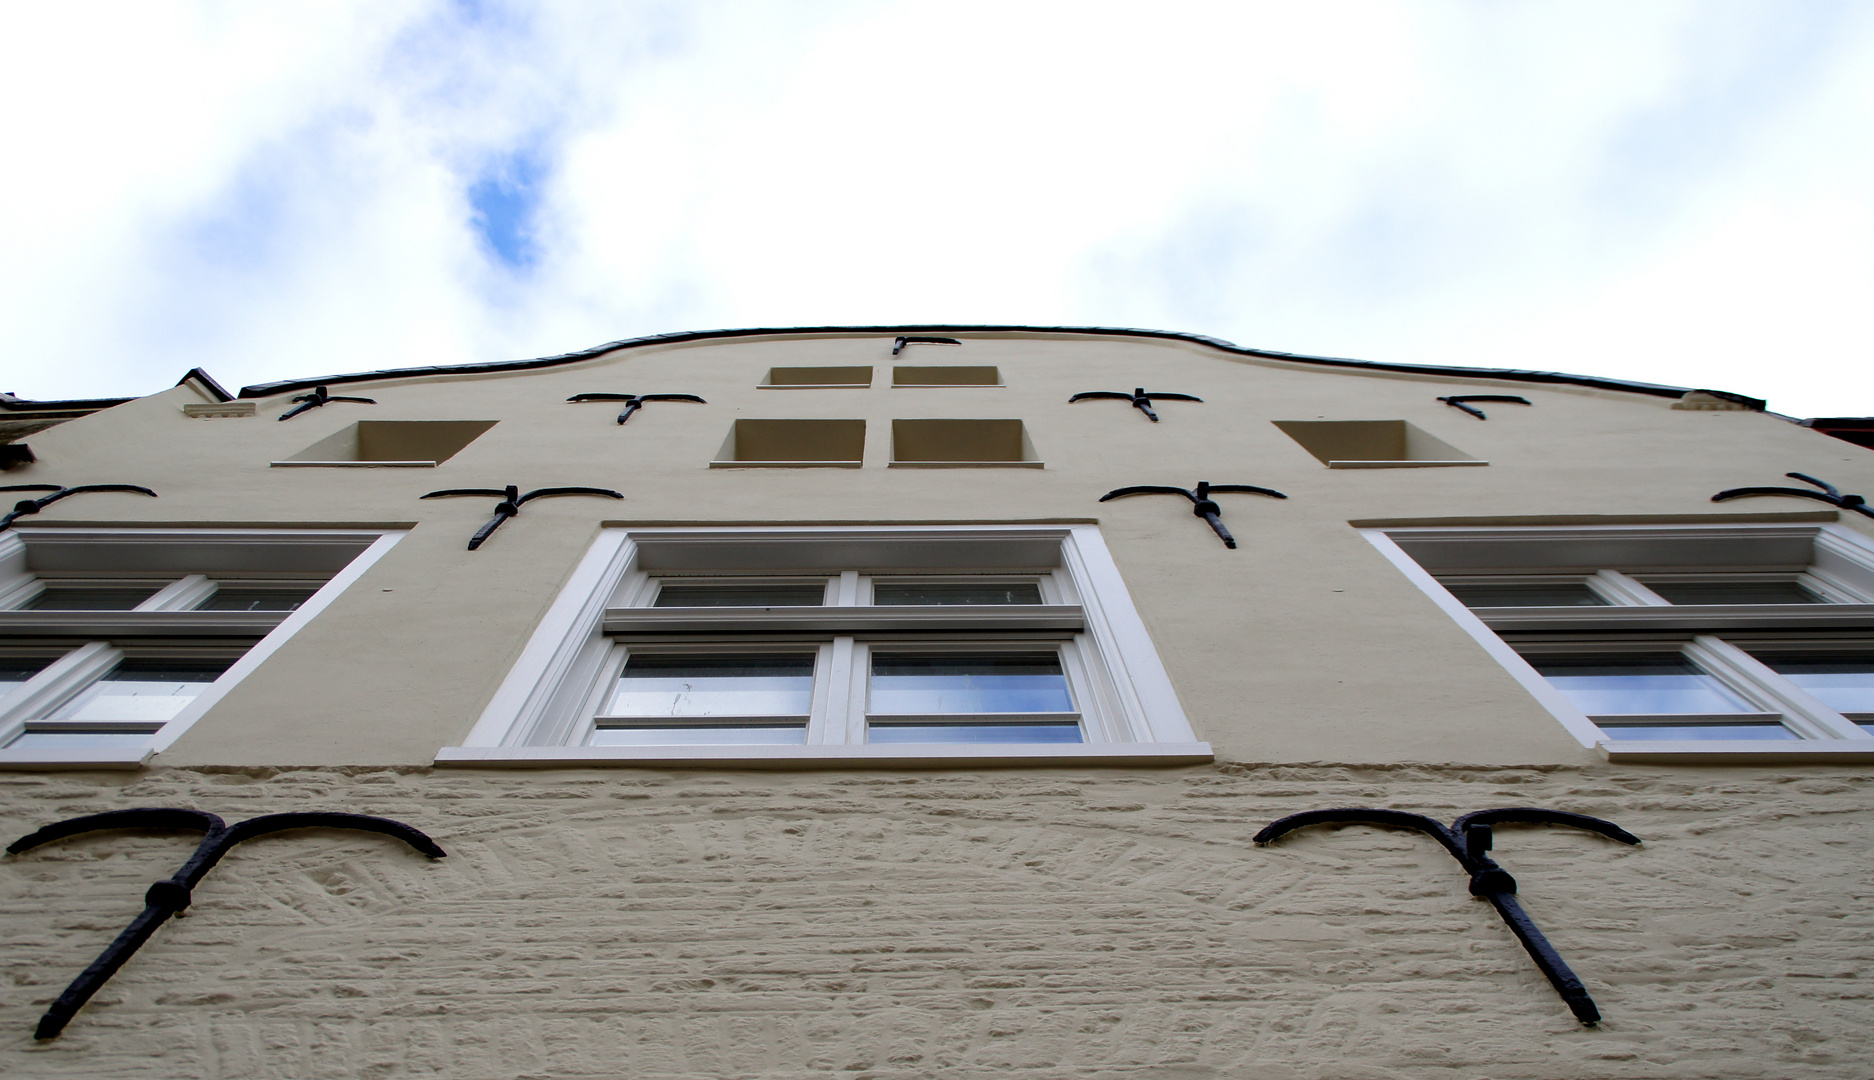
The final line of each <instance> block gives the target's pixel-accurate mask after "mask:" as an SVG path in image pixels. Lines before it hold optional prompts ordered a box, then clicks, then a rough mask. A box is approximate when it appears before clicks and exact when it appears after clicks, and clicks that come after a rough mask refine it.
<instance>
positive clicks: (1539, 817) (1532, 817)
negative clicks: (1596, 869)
mask: <svg viewBox="0 0 1874 1080" xmlns="http://www.w3.org/2000/svg"><path fill="white" fill-rule="evenodd" d="M1341 822H1346V823H1352V824H1360V825H1390V826H1392V827H1394V828H1400V829H1417V830H1418V831H1420V832H1422V833H1425V834H1427V835H1429V836H1431V837H1432V839H1434V840H1437V841H1438V842H1439V843H1440V844H1443V845H1444V847H1445V850H1446V851H1448V852H1450V853H1451V857H1452V858H1454V859H1456V860H1457V861H1458V863H1459V864H1460V865H1461V866H1463V867H1464V872H1465V873H1467V874H1469V875H1470V876H1471V895H1472V896H1479V897H1482V898H1484V899H1486V900H1488V901H1490V904H1491V906H1492V907H1494V908H1496V909H1497V914H1498V915H1501V916H1503V921H1504V922H1505V923H1507V924H1508V925H1509V928H1510V932H1511V933H1513V934H1515V935H1516V940H1518V941H1520V942H1522V943H1523V948H1524V949H1525V950H1527V951H1528V953H1529V957H1530V959H1532V960H1534V961H1535V962H1536V966H1537V967H1538V968H1541V969H1542V974H1544V975H1546V976H1548V979H1549V984H1550V985H1551V986H1553V987H1555V992H1556V993H1558V994H1560V995H1562V1000H1563V1001H1565V1002H1567V1003H1568V1009H1569V1011H1570V1012H1572V1013H1574V1014H1575V1019H1577V1020H1579V1021H1581V1022H1582V1023H1583V1024H1588V1025H1593V1024H1597V1023H1600V1020H1601V1012H1600V1010H1599V1009H1597V1008H1595V1007H1594V999H1593V998H1591V997H1589V996H1588V991H1587V988H1586V987H1584V986H1582V985H1581V980H1580V979H1578V978H1576V977H1575V973H1574V972H1573V971H1570V970H1569V969H1568V965H1567V964H1566V963H1565V962H1563V960H1562V956H1561V954H1560V953H1558V952H1556V951H1555V947H1554V946H1553V945H1550V944H1549V939H1548V938H1546V937H1543V936H1542V931H1541V930H1539V929H1537V927H1536V924H1535V921H1534V920H1533V919H1531V918H1530V917H1529V914H1528V913H1527V912H1525V911H1524V910H1523V907H1522V905H1521V904H1520V903H1518V902H1517V900H1516V879H1515V878H1513V877H1511V876H1510V875H1509V871H1507V870H1505V869H1503V868H1502V867H1501V866H1498V865H1497V863H1496V860H1494V859H1492V858H1491V857H1490V856H1488V855H1486V854H1484V852H1486V851H1489V850H1490V847H1491V843H1492V836H1491V827H1492V826H1494V825H1505V824H1519V825H1568V826H1571V827H1573V828H1576V829H1586V830H1587V831H1588V832H1593V833H1600V834H1601V835H1602V836H1605V837H1608V838H1609V839H1613V840H1618V841H1620V842H1621V843H1623V844H1638V843H1639V842H1640V838H1639V837H1637V836H1635V835H1633V834H1632V833H1630V832H1628V831H1627V830H1625V829H1623V828H1621V827H1620V826H1618V825H1616V824H1614V823H1613V822H1611V821H1602V820H1601V819H1600V818H1597V817H1589V816H1587V815H1586V814H1571V813H1569V812H1568V811H1566V810H1543V809H1540V808H1538V807H1534V806H1516V807H1509V808H1507V809H1502V810H1479V811H1477V812H1475V813H1471V814H1465V815H1464V816H1462V817H1460V818H1458V819H1457V820H1456V821H1454V822H1452V823H1451V825H1450V827H1449V828H1447V827H1445V826H1444V825H1442V824H1440V823H1439V822H1437V821H1434V820H1433V819H1431V818H1428V817H1426V816H1424V815H1423V814H1409V813H1406V812H1405V811H1402V810H1368V809H1360V808H1351V809H1343V810H1309V811H1307V812H1305V813H1300V814H1290V815H1289V816H1287V817H1285V818H1282V819H1280V820H1278V821H1274V822H1271V823H1270V824H1268V825H1266V826H1264V827H1263V829H1262V831H1261V832H1259V833H1257V834H1256V835H1255V837H1254V840H1255V842H1256V843H1257V844H1268V843H1271V842H1273V841H1275V840H1278V839H1280V838H1281V837H1282V836H1284V835H1286V834H1288V833H1291V832H1294V831H1295V830H1296V829H1305V828H1307V827H1308V826H1310V825H1327V824H1334V823H1341Z"/></svg>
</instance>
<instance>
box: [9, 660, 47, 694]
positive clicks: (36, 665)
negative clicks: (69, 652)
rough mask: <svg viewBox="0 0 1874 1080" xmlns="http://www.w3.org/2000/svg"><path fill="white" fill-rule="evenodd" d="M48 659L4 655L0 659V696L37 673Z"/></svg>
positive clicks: (44, 666)
mask: <svg viewBox="0 0 1874 1080" xmlns="http://www.w3.org/2000/svg"><path fill="white" fill-rule="evenodd" d="M51 662H52V661H51V660H50V659H45V660H40V659H33V658H25V657H6V658H4V659H0V697H5V696H6V695H8V694H10V693H12V692H13V691H14V690H16V689H18V688H19V687H20V685H21V684H22V683H24V682H25V681H26V680H27V679H30V678H32V677H33V676H34V675H37V674H39V673H40V672H41V671H44V670H45V669H46V665H48V664H50V663H51Z"/></svg>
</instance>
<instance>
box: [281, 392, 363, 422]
mask: <svg viewBox="0 0 1874 1080" xmlns="http://www.w3.org/2000/svg"><path fill="white" fill-rule="evenodd" d="M292 400H293V401H294V402H296V403H297V402H304V404H301V405H300V406H299V407H298V408H297V409H288V410H286V411H285V412H283V413H281V414H280V419H282V420H291V419H292V418H293V417H295V416H298V415H299V414H300V413H303V412H305V411H306V410H307V409H316V408H318V407H319V406H321V405H324V404H325V403H326V402H328V401H352V402H356V403H358V404H359V405H376V404H377V399H376V398H368V397H340V396H338V395H337V394H328V393H326V390H325V387H323V386H315V387H313V388H312V393H310V394H301V395H299V396H298V397H296V398H293V399H292Z"/></svg>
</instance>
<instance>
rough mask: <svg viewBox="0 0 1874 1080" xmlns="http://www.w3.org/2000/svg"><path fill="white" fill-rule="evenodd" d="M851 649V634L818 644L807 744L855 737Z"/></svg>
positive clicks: (833, 741)
mask: <svg viewBox="0 0 1874 1080" xmlns="http://www.w3.org/2000/svg"><path fill="white" fill-rule="evenodd" d="M854 652H855V649H854V646H853V639H852V638H850V637H843V636H842V637H836V638H834V639H833V641H832V644H830V645H822V646H820V662H819V664H818V665H817V670H818V675H817V677H816V678H815V679H814V685H813V715H812V717H811V718H809V719H808V721H807V742H808V744H809V745H813V746H824V745H839V744H841V743H848V742H853V741H855V740H854V739H853V738H852V737H851V728H852V711H853V706H852V683H853V675H852V671H853V664H854V662H855V661H854V656H853V654H854Z"/></svg>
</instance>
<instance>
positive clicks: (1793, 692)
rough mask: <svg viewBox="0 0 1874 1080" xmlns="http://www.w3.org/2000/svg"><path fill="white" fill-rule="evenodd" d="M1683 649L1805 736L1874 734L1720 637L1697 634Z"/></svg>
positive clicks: (1815, 737) (1833, 737)
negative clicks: (1778, 714)
mask: <svg viewBox="0 0 1874 1080" xmlns="http://www.w3.org/2000/svg"><path fill="white" fill-rule="evenodd" d="M1686 652H1687V653H1688V654H1692V655H1694V656H1695V658H1696V659H1697V660H1698V662H1699V663H1700V665H1701V666H1703V667H1705V668H1707V669H1708V670H1709V671H1710V672H1711V673H1712V674H1713V675H1716V676H1718V678H1720V679H1722V680H1723V681H1725V682H1726V683H1730V684H1732V685H1733V686H1734V687H1735V688H1736V689H1737V690H1739V691H1741V692H1743V693H1744V694H1745V696H1746V697H1747V698H1750V699H1752V700H1753V701H1755V702H1756V703H1757V704H1760V705H1762V704H1765V703H1768V704H1769V706H1770V711H1773V712H1780V713H1782V714H1783V719H1784V723H1785V724H1786V725H1787V726H1789V727H1790V728H1792V729H1793V730H1795V731H1796V732H1797V734H1799V735H1802V736H1803V737H1805V738H1810V739H1870V738H1874V735H1870V734H1869V733H1868V732H1866V731H1863V730H1862V729H1861V728H1860V726H1858V725H1857V724H1856V723H1855V722H1854V721H1852V720H1850V719H1848V718H1847V717H1845V716H1843V715H1842V714H1841V713H1838V712H1836V711H1835V710H1834V709H1831V708H1829V707H1828V706H1827V705H1824V704H1822V702H1821V701H1819V700H1817V699H1816V697H1815V696H1814V695H1813V694H1810V693H1809V692H1808V691H1806V690H1804V689H1803V688H1802V687H1800V686H1797V685H1796V684H1795V683H1793V682H1790V681H1789V680H1788V679H1786V678H1784V677H1783V676H1782V675H1780V674H1778V673H1777V672H1776V671H1775V670H1774V669H1772V668H1771V667H1770V666H1769V665H1767V664H1765V663H1764V662H1763V661H1761V660H1759V659H1757V658H1756V657H1754V656H1752V655H1750V654H1749V653H1747V652H1745V651H1744V650H1742V649H1740V648H1738V647H1737V646H1735V645H1733V644H1731V643H1730V642H1728V641H1725V640H1723V639H1722V638H1716V637H1712V636H1710V635H1708V634H1700V635H1699V636H1697V637H1695V638H1693V639H1692V644H1691V645H1689V646H1687V648H1686ZM1792 721H1793V722H1792Z"/></svg>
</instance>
